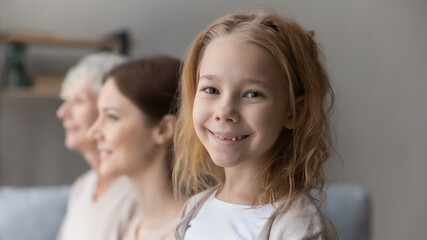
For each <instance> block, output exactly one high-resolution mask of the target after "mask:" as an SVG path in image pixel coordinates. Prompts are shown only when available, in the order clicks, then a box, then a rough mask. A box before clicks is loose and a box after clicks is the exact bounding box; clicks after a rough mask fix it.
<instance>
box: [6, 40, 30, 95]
mask: <svg viewBox="0 0 427 240" xmlns="http://www.w3.org/2000/svg"><path fill="white" fill-rule="evenodd" d="M6 49H7V50H6V51H7V55H6V59H5V63H4V69H3V76H2V78H3V86H5V87H19V86H29V85H31V84H30V80H29V77H28V73H27V69H26V68H25V63H24V61H25V50H26V45H25V44H23V43H20V42H11V43H9V45H8V46H7V48H6Z"/></svg>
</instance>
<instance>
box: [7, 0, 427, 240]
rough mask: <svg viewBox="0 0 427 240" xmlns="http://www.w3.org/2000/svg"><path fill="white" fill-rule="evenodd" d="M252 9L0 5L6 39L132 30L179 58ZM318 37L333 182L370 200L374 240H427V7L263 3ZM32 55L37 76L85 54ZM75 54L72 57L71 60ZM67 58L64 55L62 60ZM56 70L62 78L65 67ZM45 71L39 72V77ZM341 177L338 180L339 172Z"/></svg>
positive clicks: (148, 51)
mask: <svg viewBox="0 0 427 240" xmlns="http://www.w3.org/2000/svg"><path fill="white" fill-rule="evenodd" d="M254 3H256V1H248V0H216V1H212V0H180V1H176V0H169V1H166V0H164V1H156V0H146V1H142V0H121V1H113V0H111V1H107V0H92V1H88V0H72V1H64V0H62V1H61V0H59V1H58V0H32V1H17V0H0V30H4V29H6V28H11V27H24V28H31V29H45V30H49V31H52V32H54V33H57V34H60V35H70V36H81V37H98V36H101V35H103V34H105V33H108V32H111V31H113V30H115V29H118V28H121V27H126V28H128V29H130V30H131V31H132V34H133V38H134V43H135V46H134V52H133V55H134V56H137V57H139V56H146V55H152V54H157V53H163V54H170V55H173V56H176V57H182V56H183V55H184V52H185V49H186V47H187V46H188V44H189V43H190V42H191V40H192V39H193V38H194V37H195V35H196V34H197V33H198V32H199V31H200V30H201V29H202V28H203V27H204V26H206V25H207V24H209V23H210V22H211V21H212V20H213V19H215V18H216V17H218V16H221V15H223V14H225V13H228V12H232V11H234V10H238V9H248V8H249V7H251V6H253V5H254ZM262 3H263V4H265V5H267V6H270V7H272V8H274V9H276V10H277V11H279V12H281V13H283V14H285V15H287V16H290V17H293V18H295V19H296V20H297V21H298V22H300V23H301V24H302V25H303V26H305V27H306V28H307V29H312V30H315V31H316V34H317V37H318V39H319V41H320V43H321V45H322V48H323V49H324V54H325V56H326V65H327V68H328V70H329V73H330V76H331V79H332V81H333V84H334V86H335V89H336V93H337V99H336V103H337V106H336V115H335V117H334V125H335V128H336V131H337V150H338V152H339V154H340V157H335V158H334V159H333V161H332V162H331V164H330V165H329V166H328V169H327V170H328V171H327V172H328V176H329V178H330V179H332V180H334V181H339V182H353V183H358V184H360V185H362V186H364V187H366V188H367V189H368V190H369V191H370V192H371V193H372V195H373V210H374V215H373V217H374V239H376V240H380V239H396V240H397V239H425V237H426V236H427V227H426V226H427V187H425V183H427V173H426V172H427V150H426V149H427V110H426V109H427V107H426V106H427V2H426V1H422V0H407V1H401V0H359V1H351V0H347V1H343V0H323V1H319V0H293V1H292V0H287V1H281V0H270V1H263V2H262ZM60 51H61V50H60V49H54V50H52V49H47V48H32V50H31V51H30V53H31V55H32V56H30V58H33V59H37V60H38V61H34V62H36V63H30V64H32V67H33V69H34V71H38V70H37V69H42V70H43V71H54V70H49V67H50V68H51V66H52V59H54V58H56V57H58V58H64V59H66V60H67V61H68V62H67V61H65V62H66V64H65V65H67V64H71V63H72V61H74V60H75V59H76V58H77V57H78V56H81V52H79V51H68V52H62V53H64V54H60V55H61V56H58V52H60ZM65 53H66V54H69V55H70V56H71V57H69V58H66V57H65V55H66V54H65ZM63 55H64V56H63ZM65 65H58V66H59V67H58V68H59V69H66V67H67V66H65ZM39 71H40V70H39ZM337 170H339V171H340V172H339V173H337Z"/></svg>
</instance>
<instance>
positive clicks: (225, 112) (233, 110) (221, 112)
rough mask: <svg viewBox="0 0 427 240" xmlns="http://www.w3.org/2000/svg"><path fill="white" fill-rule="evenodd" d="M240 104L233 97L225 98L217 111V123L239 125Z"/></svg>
mask: <svg viewBox="0 0 427 240" xmlns="http://www.w3.org/2000/svg"><path fill="white" fill-rule="evenodd" d="M237 105H238V103H237V102H236V100H234V99H233V98H232V97H224V98H223V99H222V101H220V102H219V104H218V106H217V109H216V111H215V120H216V121H225V122H232V123H237V122H239V121H240V114H239V111H238V106H237Z"/></svg>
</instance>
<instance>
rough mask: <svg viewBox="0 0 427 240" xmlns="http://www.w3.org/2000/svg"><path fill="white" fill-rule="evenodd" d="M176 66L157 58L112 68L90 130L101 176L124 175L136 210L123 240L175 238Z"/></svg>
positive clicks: (164, 59)
mask: <svg viewBox="0 0 427 240" xmlns="http://www.w3.org/2000/svg"><path fill="white" fill-rule="evenodd" d="M179 68H180V61H178V60H176V59H173V58H170V57H155V58H147V59H141V60H136V61H132V62H129V63H126V64H124V65H121V66H119V67H117V68H115V69H113V70H112V71H111V72H110V73H109V74H108V75H107V76H106V78H105V82H104V85H103V87H102V89H101V92H100V95H99V99H98V111H99V117H98V119H97V120H96V122H95V123H94V125H93V126H92V127H91V129H90V130H89V135H90V137H92V138H93V139H95V140H96V141H97V146H98V151H99V153H100V159H101V166H100V172H101V174H102V175H103V176H110V177H117V176H126V177H127V178H128V179H129V180H130V182H131V185H132V187H133V189H134V192H135V194H136V196H137V199H138V203H139V207H140V211H139V212H138V217H137V218H135V219H134V222H133V223H132V224H131V227H130V229H129V231H128V233H127V236H126V238H125V239H150V240H156V239H159V240H160V239H174V236H173V228H174V227H175V224H176V221H177V220H178V214H179V211H180V209H181V206H182V202H176V201H175V199H174V196H173V191H172V179H171V171H172V170H171V167H172V161H173V157H172V149H171V146H172V136H173V132H174V129H175V120H176V117H175V111H174V110H175V109H174V108H173V102H174V97H175V92H176V89H177V86H178V78H179Z"/></svg>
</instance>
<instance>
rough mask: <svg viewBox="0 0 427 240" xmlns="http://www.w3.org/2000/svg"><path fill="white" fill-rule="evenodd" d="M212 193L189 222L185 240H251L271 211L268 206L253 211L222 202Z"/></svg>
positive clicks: (248, 207) (249, 208)
mask: <svg viewBox="0 0 427 240" xmlns="http://www.w3.org/2000/svg"><path fill="white" fill-rule="evenodd" d="M215 194H216V191H215V192H214V193H213V194H212V195H211V196H210V197H209V199H208V200H207V201H206V202H205V203H204V205H203V206H202V207H201V208H200V211H199V212H198V213H197V215H196V217H195V218H194V219H192V220H191V222H190V225H189V227H188V229H187V231H186V233H185V240H200V239H203V240H211V239H212V240H218V239H221V240H228V239H230V240H253V239H256V238H257V236H258V234H259V233H260V231H261V228H262V226H263V225H264V223H265V222H266V221H267V219H268V217H270V216H271V214H272V213H273V212H274V210H275V209H274V207H273V206H272V205H270V204H267V205H263V206H261V207H255V208H253V207H251V206H248V205H238V204H232V203H227V202H223V201H221V200H218V199H217V198H216V197H215Z"/></svg>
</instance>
